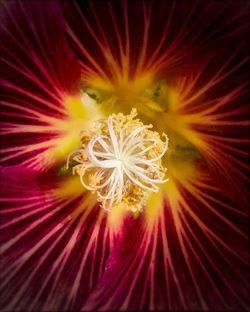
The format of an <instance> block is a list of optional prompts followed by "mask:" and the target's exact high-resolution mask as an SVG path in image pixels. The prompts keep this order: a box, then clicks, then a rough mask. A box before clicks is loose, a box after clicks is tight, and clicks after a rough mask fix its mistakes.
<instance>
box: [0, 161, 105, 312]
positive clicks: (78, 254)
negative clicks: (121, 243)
mask: <svg viewBox="0 0 250 312" xmlns="http://www.w3.org/2000/svg"><path fill="white" fill-rule="evenodd" d="M58 184H59V181H56V178H55V177H54V178H53V179H52V178H51V176H50V175H49V174H48V173H47V174H46V175H45V176H41V175H40V176H38V175H37V172H35V171H32V170H29V169H25V168H22V167H16V166H14V167H9V168H1V185H0V186H1V210H0V231H1V235H0V244H1V250H0V257H1V276H0V293H1V296H0V306H1V308H3V309H4V311H13V310H16V309H17V310H22V311H30V310H32V311H41V310H46V311H52V310H56V311H63V310H66V311H69V310H74V311H75V310H77V309H79V308H80V306H81V305H82V304H83V302H84V301H85V300H86V298H87V297H88V294H89V292H90V291H91V290H92V289H93V288H94V287H95V285H96V283H97V281H98V279H99V277H100V276H101V275H102V273H103V271H104V267H105V260H106V257H107V253H108V250H109V244H110V233H109V231H108V228H107V227H106V217H105V214H104V211H103V210H100V208H99V207H95V203H94V202H93V200H92V201H90V199H89V195H88V194H85V196H82V195H81V196H79V195H78V196H72V197H71V198H68V197H63V196H62V195H61V196H58V195H56V194H57V193H55V190H56V185H58Z"/></svg>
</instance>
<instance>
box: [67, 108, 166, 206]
mask: <svg viewBox="0 0 250 312" xmlns="http://www.w3.org/2000/svg"><path fill="white" fill-rule="evenodd" d="M136 116H137V112H136V109H134V108H133V109H132V111H131V113H130V114H129V115H124V114H122V113H119V114H113V115H111V116H109V117H107V118H104V119H100V120H97V121H95V122H94V124H93V127H92V129H91V130H83V131H82V132H81V135H80V137H81V148H80V149H78V150H75V151H73V152H72V153H70V154H69V156H68V159H67V168H72V173H73V174H78V175H79V177H80V181H81V184H82V185H83V187H84V188H85V189H87V190H90V191H92V192H94V193H96V196H97V200H98V201H99V202H100V203H101V205H102V207H103V208H104V209H105V210H107V211H110V210H111V209H113V208H115V207H116V206H118V205H124V206H125V207H126V209H128V210H131V211H133V212H136V211H141V210H142V209H143V206H144V205H145V201H146V198H147V197H148V195H149V194H150V193H151V192H157V191H158V190H159V185H160V184H163V183H165V182H166V181H167V179H166V178H165V175H166V168H164V167H163V165H162V157H163V156H164V154H165V153H166V151H167V149H168V137H167V135H166V134H165V133H163V134H162V138H163V140H162V139H161V137H160V134H159V133H158V132H156V131H153V130H152V127H153V126H152V125H144V124H143V123H142V122H141V121H140V120H139V119H135V117H136Z"/></svg>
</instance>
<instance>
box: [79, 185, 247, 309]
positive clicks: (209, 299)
mask: <svg viewBox="0 0 250 312" xmlns="http://www.w3.org/2000/svg"><path fill="white" fill-rule="evenodd" d="M207 182H209V181H207ZM210 182H211V181H210ZM208 185H209V184H208ZM180 190H181V197H180V199H179V201H178V202H176V203H174V202H172V203H171V202H168V201H166V203H165V208H164V211H163V212H162V213H161V216H160V218H159V219H158V221H157V222H156V223H155V224H154V226H153V227H152V228H151V227H147V226H146V225H145V220H143V218H142V217H140V219H139V220H137V221H136V222H133V221H132V222H131V224H130V226H127V229H126V233H124V237H123V240H121V241H120V243H119V245H118V246H117V248H116V249H114V250H113V252H112V253H111V255H110V257H109V259H108V261H107V270H106V272H105V274H104V275H103V277H102V278H101V279H100V282H99V283H98V286H97V287H96V289H95V290H94V291H93V293H92V294H91V295H90V297H89V299H88V301H87V302H86V303H85V304H84V305H83V308H82V310H83V311H85V310H91V311H97V310H101V311H110V310H115V311H117V310H122V311H126V310H134V311H139V310H144V311H145V310H147V311H148V310H153V311H156V310H161V311H169V310H170V311H173V310H188V311H194V310H198V311H200V310H209V311H227V310H233V311H239V310H247V309H248V308H249V296H248V290H249V284H248V280H249V279H248V278H249V259H250V257H249V247H248V246H249V245H248V243H249V240H248V217H247V215H246V214H244V212H242V211H241V208H240V207H239V206H238V207H237V206H235V205H234V204H233V203H232V202H230V201H227V200H225V199H223V200H222V199H221V198H220V197H221V194H220V191H219V190H218V189H217V190H216V191H215V188H213V187H210V188H209V187H208V189H202V188H199V187H198V186H197V188H196V191H195V192H194V194H190V193H188V192H186V191H184V190H183V189H182V188H181V189H180Z"/></svg>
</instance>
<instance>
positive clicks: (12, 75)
mask: <svg viewBox="0 0 250 312" xmlns="http://www.w3.org/2000/svg"><path fill="white" fill-rule="evenodd" d="M1 17H2V23H1V51H2V53H1V70H2V73H3V75H2V79H1V117H2V118H1V125H0V127H1V147H2V148H1V155H0V161H1V164H2V165H8V166H9V165H15V164H22V165H25V166H26V167H27V166H28V167H31V168H34V169H40V170H42V169H46V168H47V167H49V166H51V165H52V164H54V163H55V162H56V161H61V160H62V159H63V160H65V158H66V157H67V154H68V153H69V152H70V151H71V150H72V146H74V147H75V146H78V144H79V143H78V141H79V133H80V130H81V129H82V127H84V126H86V119H91V116H92V115H93V114H96V111H91V109H90V110H89V108H87V106H86V105H85V104H86V103H83V102H82V101H81V95H80V85H79V81H80V68H79V64H78V62H77V61H76V59H75V58H74V56H73V54H72V53H71V51H70V50H69V48H68V46H67V43H66V41H65V38H64V20H63V17H62V13H61V9H60V7H59V4H58V2H57V1H48V2H46V4H45V3H43V1H20V2H19V1H5V2H3V4H2V5H1Z"/></svg>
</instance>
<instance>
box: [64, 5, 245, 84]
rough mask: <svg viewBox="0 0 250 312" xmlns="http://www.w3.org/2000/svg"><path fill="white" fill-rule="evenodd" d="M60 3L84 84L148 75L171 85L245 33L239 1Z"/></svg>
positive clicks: (243, 7) (242, 11) (242, 7)
mask: <svg viewBox="0 0 250 312" xmlns="http://www.w3.org/2000/svg"><path fill="white" fill-rule="evenodd" d="M61 4H62V7H63V12H64V15H65V19H66V21H67V24H68V26H67V33H68V39H69V43H70V46H71V48H72V50H73V52H74V53H75V55H76V56H77V58H78V59H79V61H80V63H81V69H82V74H83V81H85V82H88V78H89V77H91V76H93V75H94V76H97V77H99V78H102V79H104V80H107V81H112V82H118V81H117V80H118V79H119V77H120V76H119V75H121V77H123V78H124V79H130V78H133V77H134V76H136V75H138V74H141V73H145V72H148V71H149V72H153V74H154V75H156V76H157V77H158V78H160V79H167V81H169V80H172V79H173V78H174V77H176V76H179V75H180V73H183V72H185V71H189V72H190V70H191V71H193V70H194V68H195V67H196V66H197V65H200V64H204V61H207V60H208V59H211V58H212V57H215V58H216V55H217V53H218V51H221V50H223V49H224V47H225V45H226V44H228V42H230V41H231V40H234V41H235V40H237V39H238V40H239V39H240V38H239V34H240V32H241V34H242V33H244V34H245V35H247V27H246V23H245V21H246V20H247V15H246V13H245V12H244V11H246V4H245V3H244V2H243V1H238V2H237V3H235V2H234V3H229V2H226V1H223V2H221V3H218V2H211V3H206V5H204V2H203V1H199V0H198V1H192V2H188V1H156V2H155V1H115V0H114V1H113V0H110V1H107V2H106V1H96V2H93V1H84V2H83V1H72V2H69V1H62V2H61ZM232 14H233V16H232ZM239 22H241V29H239V27H238V23H239ZM127 71H128V76H125V74H126V72H127ZM163 73H164V76H165V77H163ZM123 74H124V76H123Z"/></svg>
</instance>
